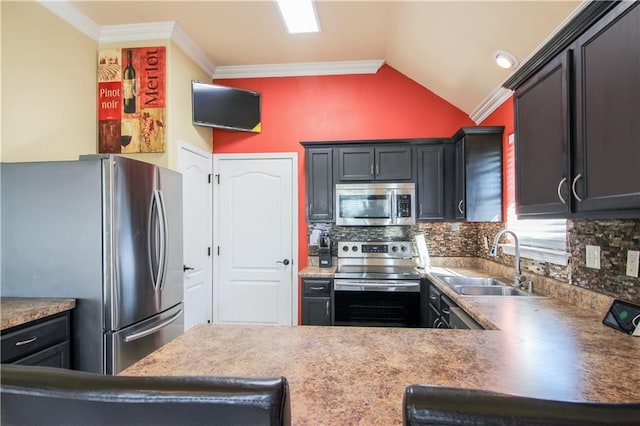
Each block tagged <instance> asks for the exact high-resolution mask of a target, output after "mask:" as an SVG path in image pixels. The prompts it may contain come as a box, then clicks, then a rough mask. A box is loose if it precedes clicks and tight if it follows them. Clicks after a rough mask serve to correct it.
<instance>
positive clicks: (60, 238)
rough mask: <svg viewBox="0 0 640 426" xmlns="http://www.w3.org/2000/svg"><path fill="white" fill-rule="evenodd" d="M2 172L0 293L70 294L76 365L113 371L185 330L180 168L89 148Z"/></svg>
mask: <svg viewBox="0 0 640 426" xmlns="http://www.w3.org/2000/svg"><path fill="white" fill-rule="evenodd" d="M0 179H1V180H0V187H1V202H2V204H1V205H0V207H1V222H0V223H1V225H2V227H1V228H0V237H1V241H2V244H1V267H0V271H1V274H0V280H1V281H0V295H1V296H24V297H70V298H75V299H77V307H76V309H75V310H73V311H72V317H71V320H72V342H71V344H72V349H71V353H72V356H71V363H72V368H73V369H76V370H83V371H90V372H97V373H105V374H117V373H118V372H120V371H122V370H123V369H125V368H126V367H128V366H129V365H131V364H133V363H134V362H136V361H137V360H139V359H141V358H142V357H144V356H145V355H147V354H149V353H150V352H152V351H154V350H155V349H157V348H158V347H160V346H162V345H163V344H165V343H166V342H168V341H170V340H172V339H173V338H175V337H177V336H178V335H179V334H181V333H182V332H183V328H184V325H183V324H184V321H183V318H184V315H183V270H182V268H183V264H182V263H183V247H182V175H181V174H180V173H178V172H174V171H171V170H168V169H164V168H160V167H156V166H154V165H152V164H148V163H145V162H141V161H136V160H132V159H129V158H125V157H120V156H114V155H93V156H82V157H80V160H78V161H59V162H35V163H4V164H2V165H0Z"/></svg>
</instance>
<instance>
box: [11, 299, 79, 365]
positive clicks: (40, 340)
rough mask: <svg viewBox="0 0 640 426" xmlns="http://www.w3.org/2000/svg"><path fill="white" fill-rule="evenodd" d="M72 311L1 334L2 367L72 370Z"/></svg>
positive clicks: (12, 328) (13, 328)
mask: <svg viewBox="0 0 640 426" xmlns="http://www.w3.org/2000/svg"><path fill="white" fill-rule="evenodd" d="M70 322H71V321H70V313H69V311H66V312H63V313H60V314H56V315H52V316H49V317H45V318H42V319H39V320H36V321H32V322H28V323H26V324H23V325H19V326H16V327H11V328H8V329H6V330H2V334H1V340H2V355H1V359H2V362H3V363H11V364H23V365H40V366H45V367H58V368H70V367H71V355H70V354H71V351H70V349H71V345H70V341H71V338H70V337H71V332H70Z"/></svg>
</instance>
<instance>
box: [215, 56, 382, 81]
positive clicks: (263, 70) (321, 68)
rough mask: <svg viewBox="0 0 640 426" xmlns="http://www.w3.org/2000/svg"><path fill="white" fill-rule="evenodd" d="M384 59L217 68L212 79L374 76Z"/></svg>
mask: <svg viewBox="0 0 640 426" xmlns="http://www.w3.org/2000/svg"><path fill="white" fill-rule="evenodd" d="M383 64H384V59H375V60H370V61H338V62H298V63H292V64H265V65H233V66H219V67H217V68H216V70H215V73H214V74H213V78H214V79H222V78H258V77H298V76H310V75H341V74H375V73H376V72H378V70H379V69H380V67H381V66H382V65H383Z"/></svg>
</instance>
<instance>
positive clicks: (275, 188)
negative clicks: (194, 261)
mask: <svg viewBox="0 0 640 426" xmlns="http://www.w3.org/2000/svg"><path fill="white" fill-rule="evenodd" d="M297 163H298V162H297V154H296V153H287V154H252V155H214V173H215V176H216V183H215V186H216V189H215V190H214V191H215V194H216V195H215V196H214V211H215V215H214V234H215V236H216V238H214V246H215V247H216V256H214V265H215V268H214V269H215V274H216V275H215V279H214V288H215V291H216V294H218V297H217V298H216V303H214V318H215V320H216V321H220V322H231V323H261V324H281V325H291V324H294V323H297V321H295V320H294V315H295V313H297V297H298V294H297V286H294V283H295V282H296V280H295V279H294V275H295V271H296V270H297V268H296V266H295V265H297V259H296V255H295V253H296V252H297V244H296V229H297V208H296V207H297V203H296V201H295V200H296V197H297ZM218 180H219V183H218ZM218 249H219V252H218Z"/></svg>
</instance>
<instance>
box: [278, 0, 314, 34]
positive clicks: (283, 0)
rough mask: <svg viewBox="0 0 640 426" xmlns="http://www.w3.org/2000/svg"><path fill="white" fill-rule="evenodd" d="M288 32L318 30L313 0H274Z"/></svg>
mask: <svg viewBox="0 0 640 426" xmlns="http://www.w3.org/2000/svg"><path fill="white" fill-rule="evenodd" d="M276 2H277V3H278V9H279V10H280V15H281V16H282V19H283V20H284V23H285V25H286V26H287V31H289V34H298V33H317V32H319V31H320V25H318V17H317V15H316V8H315V5H314V3H313V0H276Z"/></svg>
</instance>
